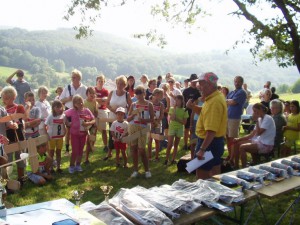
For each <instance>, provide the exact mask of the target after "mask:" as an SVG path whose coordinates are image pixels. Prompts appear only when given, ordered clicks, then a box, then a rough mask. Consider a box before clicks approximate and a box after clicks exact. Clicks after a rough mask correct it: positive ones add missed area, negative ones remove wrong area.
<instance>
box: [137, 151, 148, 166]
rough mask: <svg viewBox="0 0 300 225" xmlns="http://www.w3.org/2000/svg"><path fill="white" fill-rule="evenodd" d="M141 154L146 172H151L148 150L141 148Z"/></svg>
mask: <svg viewBox="0 0 300 225" xmlns="http://www.w3.org/2000/svg"><path fill="white" fill-rule="evenodd" d="M139 154H140V156H141V160H142V163H143V165H144V169H145V172H147V171H149V160H148V157H147V154H146V149H144V148H139Z"/></svg>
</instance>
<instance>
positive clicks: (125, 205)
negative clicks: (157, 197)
mask: <svg viewBox="0 0 300 225" xmlns="http://www.w3.org/2000/svg"><path fill="white" fill-rule="evenodd" d="M109 202H110V204H111V205H112V206H113V207H115V208H116V209H117V210H119V211H121V212H122V213H123V214H124V215H126V217H128V218H129V219H130V220H132V221H134V223H138V224H143V225H159V224H161V225H170V224H173V222H172V221H171V220H170V219H169V218H168V217H167V216H166V215H165V214H164V213H162V212H161V211H160V210H158V209H157V208H155V207H154V206H153V205H152V204H150V203H149V202H147V201H146V200H144V199H142V198H141V197H139V196H138V195H136V194H135V193H134V192H133V191H131V190H129V189H125V188H121V189H120V190H119V191H118V193H117V194H116V195H115V196H114V197H113V198H111V199H110V200H109Z"/></svg>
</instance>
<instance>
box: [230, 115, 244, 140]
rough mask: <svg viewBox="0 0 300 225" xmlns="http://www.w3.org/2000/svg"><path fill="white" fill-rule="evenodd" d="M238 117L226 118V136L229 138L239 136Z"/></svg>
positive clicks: (239, 122)
mask: <svg viewBox="0 0 300 225" xmlns="http://www.w3.org/2000/svg"><path fill="white" fill-rule="evenodd" d="M240 124H241V120H240V119H228V121H227V136H228V137H230V138H237V137H239V130H240Z"/></svg>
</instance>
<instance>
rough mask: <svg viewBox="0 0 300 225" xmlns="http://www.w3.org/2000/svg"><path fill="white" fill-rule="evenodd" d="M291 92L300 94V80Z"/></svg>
mask: <svg viewBox="0 0 300 225" xmlns="http://www.w3.org/2000/svg"><path fill="white" fill-rule="evenodd" d="M291 91H292V93H300V79H299V80H297V81H296V82H295V83H294V84H293V86H292V88H291Z"/></svg>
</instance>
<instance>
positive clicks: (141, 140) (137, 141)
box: [128, 124, 147, 148]
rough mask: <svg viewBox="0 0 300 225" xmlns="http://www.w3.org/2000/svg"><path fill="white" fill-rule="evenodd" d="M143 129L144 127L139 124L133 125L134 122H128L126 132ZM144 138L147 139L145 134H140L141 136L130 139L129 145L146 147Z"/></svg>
mask: <svg viewBox="0 0 300 225" xmlns="http://www.w3.org/2000/svg"><path fill="white" fill-rule="evenodd" d="M142 129H144V127H141V126H140V125H135V124H129V128H128V134H129V135H131V134H134V133H135V132H138V131H140V130H142ZM146 140H147V135H142V136H141V137H139V138H137V139H135V140H132V141H131V142H130V145H131V146H135V145H137V146H138V148H146Z"/></svg>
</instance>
